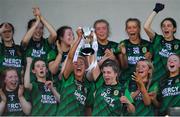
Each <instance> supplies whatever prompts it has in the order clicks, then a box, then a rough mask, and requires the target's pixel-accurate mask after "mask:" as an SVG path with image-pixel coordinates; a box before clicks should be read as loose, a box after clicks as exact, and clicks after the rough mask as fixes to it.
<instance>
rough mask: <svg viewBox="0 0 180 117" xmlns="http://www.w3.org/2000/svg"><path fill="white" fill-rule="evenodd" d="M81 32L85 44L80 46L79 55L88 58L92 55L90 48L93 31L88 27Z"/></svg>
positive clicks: (92, 50)
mask: <svg viewBox="0 0 180 117" xmlns="http://www.w3.org/2000/svg"><path fill="white" fill-rule="evenodd" d="M82 32H83V39H84V42H85V43H84V45H83V46H82V50H81V54H82V55H83V56H90V55H92V54H94V49H93V48H92V42H93V32H94V29H93V28H90V27H83V28H82Z"/></svg>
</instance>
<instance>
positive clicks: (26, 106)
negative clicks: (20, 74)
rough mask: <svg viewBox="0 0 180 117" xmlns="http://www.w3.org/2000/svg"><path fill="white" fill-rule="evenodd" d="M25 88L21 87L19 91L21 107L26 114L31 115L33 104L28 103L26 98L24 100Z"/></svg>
mask: <svg viewBox="0 0 180 117" xmlns="http://www.w3.org/2000/svg"><path fill="white" fill-rule="evenodd" d="M23 93H24V87H23V85H19V90H18V98H19V101H20V104H21V107H22V110H23V112H24V113H25V114H26V115H29V114H30V112H31V108H32V106H31V103H30V102H28V101H27V100H26V99H25V98H24V95H23Z"/></svg>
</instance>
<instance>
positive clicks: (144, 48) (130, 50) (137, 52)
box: [119, 39, 152, 84]
mask: <svg viewBox="0 0 180 117" xmlns="http://www.w3.org/2000/svg"><path fill="white" fill-rule="evenodd" d="M121 44H123V45H124V46H125V48H126V56H127V58H128V68H127V69H123V70H122V72H121V76H120V83H122V84H125V83H126V82H127V81H128V80H129V79H131V75H132V74H133V72H134V71H135V66H136V63H137V62H138V61H139V60H140V59H145V54H146V53H147V52H150V53H152V47H151V43H150V42H148V41H146V40H144V39H141V42H140V44H133V43H131V42H130V41H129V39H126V40H123V41H121V42H120V44H119V45H121Z"/></svg>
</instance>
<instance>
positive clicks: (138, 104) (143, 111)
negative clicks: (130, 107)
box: [128, 80, 158, 116]
mask: <svg viewBox="0 0 180 117" xmlns="http://www.w3.org/2000/svg"><path fill="white" fill-rule="evenodd" d="M128 87H129V90H130V92H131V93H132V92H135V91H136V90H138V87H137V85H136V82H135V81H132V80H131V81H130V83H129V86H128ZM150 92H155V93H157V92H158V83H154V84H151V85H150V86H149V89H148V93H150ZM133 100H134V106H135V113H132V114H128V115H131V116H154V115H155V111H154V110H155V107H154V105H153V104H150V105H149V106H146V105H144V102H143V95H142V93H141V92H140V93H139V94H137V96H136V97H135V98H134V99H133Z"/></svg>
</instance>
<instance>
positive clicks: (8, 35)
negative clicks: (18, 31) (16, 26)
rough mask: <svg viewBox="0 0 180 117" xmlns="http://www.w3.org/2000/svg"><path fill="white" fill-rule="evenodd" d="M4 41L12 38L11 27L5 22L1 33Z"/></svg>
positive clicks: (9, 40)
mask: <svg viewBox="0 0 180 117" xmlns="http://www.w3.org/2000/svg"><path fill="white" fill-rule="evenodd" d="M1 36H2V39H3V41H4V42H11V41H12V40H13V28H12V27H11V25H9V24H5V29H4V31H3V32H2V34H1Z"/></svg>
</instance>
